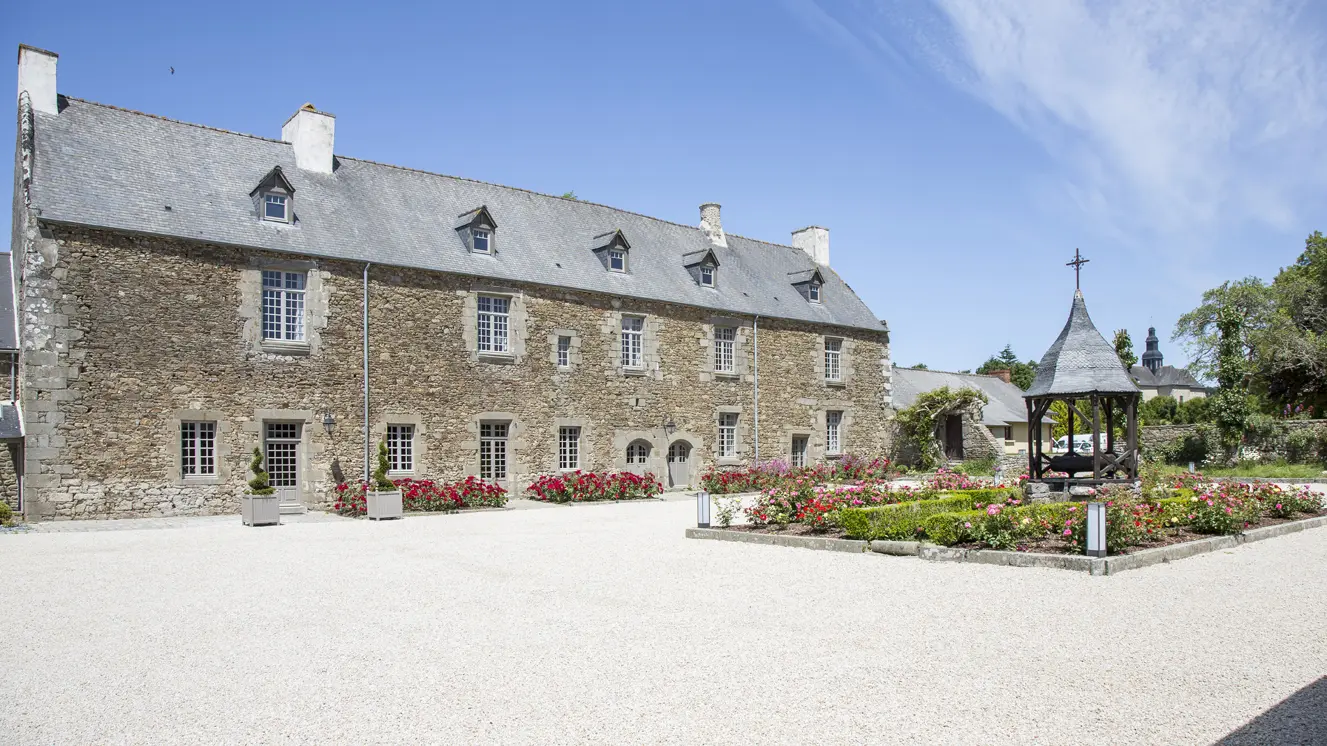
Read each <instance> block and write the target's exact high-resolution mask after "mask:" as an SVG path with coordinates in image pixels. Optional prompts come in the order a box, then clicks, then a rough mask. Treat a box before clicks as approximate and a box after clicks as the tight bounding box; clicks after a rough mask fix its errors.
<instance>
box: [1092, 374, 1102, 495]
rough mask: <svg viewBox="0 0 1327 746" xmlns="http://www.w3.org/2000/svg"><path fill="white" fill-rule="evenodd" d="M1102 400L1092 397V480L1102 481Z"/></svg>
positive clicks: (1095, 396)
mask: <svg viewBox="0 0 1327 746" xmlns="http://www.w3.org/2000/svg"><path fill="white" fill-rule="evenodd" d="M1100 441H1101V400H1100V399H1098V398H1097V395H1096V394H1093V395H1092V478H1093V479H1101V449H1100V448H1099V447H1098V446H1100Z"/></svg>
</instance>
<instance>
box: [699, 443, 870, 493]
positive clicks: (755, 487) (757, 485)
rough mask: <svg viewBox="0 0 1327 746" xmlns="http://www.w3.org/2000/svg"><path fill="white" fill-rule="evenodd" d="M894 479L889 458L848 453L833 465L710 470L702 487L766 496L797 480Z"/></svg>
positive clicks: (779, 464) (779, 462) (783, 463)
mask: <svg viewBox="0 0 1327 746" xmlns="http://www.w3.org/2000/svg"><path fill="white" fill-rule="evenodd" d="M891 476H892V472H891V471H890V462H889V459H887V458H874V459H867V458H864V457H862V456H857V455H854V454H851V453H845V454H844V455H842V456H840V457H839V458H837V459H834V460H832V461H825V462H821V463H818V464H816V465H814V466H804V467H800V468H793V467H791V466H789V465H788V462H787V461H784V460H782V459H774V460H772V461H762V462H760V463H758V464H756V465H755V466H751V467H748V468H745V469H710V470H709V471H707V472H705V473H704V474H702V475H701V477H700V486H701V487H702V488H704V489H705V491H706V492H708V493H710V494H711V495H726V494H732V493H736V492H763V491H765V490H769V489H775V488H779V487H783V486H785V485H787V484H789V483H791V482H794V481H795V480H797V479H802V480H804V481H809V482H810V483H812V484H823V483H828V482H861V481H879V480H885V479H889V478H890V477H891Z"/></svg>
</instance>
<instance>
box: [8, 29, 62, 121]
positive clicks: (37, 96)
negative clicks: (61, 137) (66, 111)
mask: <svg viewBox="0 0 1327 746" xmlns="http://www.w3.org/2000/svg"><path fill="white" fill-rule="evenodd" d="M59 58H60V55H58V54H56V53H55V52H48V51H46V50H45V49H38V48H36V47H30V46H28V45H27V44H20V45H18V92H19V95H22V93H23V92H24V91H27V92H28V98H29V99H30V100H31V101H32V109H33V110H34V111H40V112H42V113H44V114H59V113H60V108H59V105H57V104H56V103H55V61H56V60H58V59H59Z"/></svg>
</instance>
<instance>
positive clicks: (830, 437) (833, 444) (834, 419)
mask: <svg viewBox="0 0 1327 746" xmlns="http://www.w3.org/2000/svg"><path fill="white" fill-rule="evenodd" d="M825 453H828V454H839V453H843V413H842V412H826V413H825Z"/></svg>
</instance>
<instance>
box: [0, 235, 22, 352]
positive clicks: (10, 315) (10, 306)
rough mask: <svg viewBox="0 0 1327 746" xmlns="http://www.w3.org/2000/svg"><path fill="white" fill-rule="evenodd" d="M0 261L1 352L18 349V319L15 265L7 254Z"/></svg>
mask: <svg viewBox="0 0 1327 746" xmlns="http://www.w3.org/2000/svg"><path fill="white" fill-rule="evenodd" d="M3 257H4V258H3V260H0V350H17V349H18V319H17V317H16V316H15V315H14V265H13V264H12V263H11V259H12V257H11V256H10V255H9V254H8V253H5V254H3Z"/></svg>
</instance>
